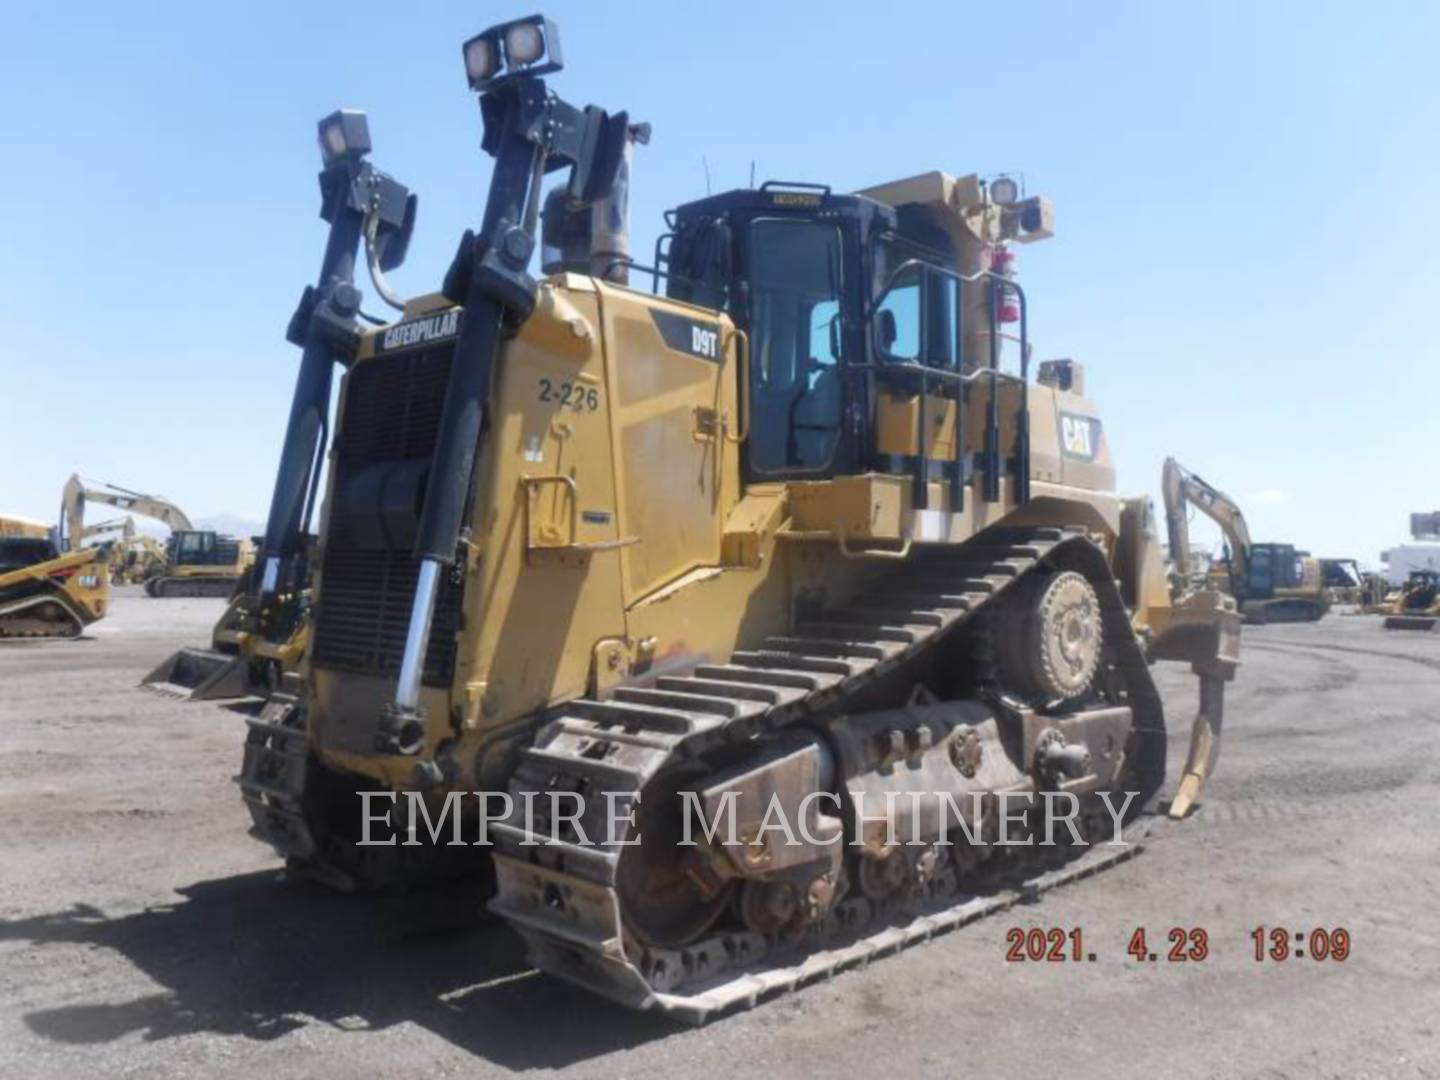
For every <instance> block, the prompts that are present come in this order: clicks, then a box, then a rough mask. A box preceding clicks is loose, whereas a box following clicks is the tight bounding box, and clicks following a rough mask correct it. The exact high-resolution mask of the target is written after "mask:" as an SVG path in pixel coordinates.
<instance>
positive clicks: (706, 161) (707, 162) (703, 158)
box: [700, 154, 710, 195]
mask: <svg viewBox="0 0 1440 1080" xmlns="http://www.w3.org/2000/svg"><path fill="white" fill-rule="evenodd" d="M700 164H701V166H702V167H703V168H704V169H705V194H706V195H709V194H710V160H709V159H708V158H707V157H706V156H705V155H704V154H701V155H700Z"/></svg>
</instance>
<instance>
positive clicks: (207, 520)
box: [195, 514, 265, 537]
mask: <svg viewBox="0 0 1440 1080" xmlns="http://www.w3.org/2000/svg"><path fill="white" fill-rule="evenodd" d="M195 527H196V528H197V529H211V530H213V531H215V532H217V533H221V534H223V535H225V536H239V537H251V536H259V535H261V534H262V533H264V531H265V523H264V522H263V521H252V520H250V519H249V518H242V517H238V516H237V515H235V514H211V515H209V516H208V517H201V518H196V519H195Z"/></svg>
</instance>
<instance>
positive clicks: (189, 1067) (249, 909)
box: [0, 590, 1440, 1080]
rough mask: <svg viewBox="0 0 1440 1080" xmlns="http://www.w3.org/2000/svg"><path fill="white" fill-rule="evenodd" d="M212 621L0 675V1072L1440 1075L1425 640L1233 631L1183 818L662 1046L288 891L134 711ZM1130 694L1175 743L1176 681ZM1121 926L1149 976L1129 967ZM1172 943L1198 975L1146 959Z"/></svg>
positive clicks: (168, 739)
mask: <svg viewBox="0 0 1440 1080" xmlns="http://www.w3.org/2000/svg"><path fill="white" fill-rule="evenodd" d="M220 610H221V602H220V601H217V600H165V601H160V600H149V599H146V598H144V597H142V596H139V595H136V594H135V593H134V591H133V590H119V591H118V595H117V597H116V600H115V603H114V607H113V609H112V614H111V617H110V618H108V619H106V620H104V621H102V622H101V623H98V624H97V625H96V626H95V627H93V628H92V630H91V633H90V635H89V636H88V637H87V638H85V639H83V640H80V641H75V642H41V643H18V644H14V645H8V644H7V645H6V646H4V647H0V809H3V811H4V817H5V820H6V821H7V822H8V824H7V825H6V826H5V829H4V841H3V851H4V857H3V862H0V1076H6V1077H11V1076H13V1077H51V1076H53V1077H66V1078H71V1077H75V1076H99V1075H106V1076H129V1075H143V1076H145V1077H147V1078H151V1077H166V1076H195V1075H199V1074H201V1073H202V1072H203V1073H205V1074H207V1075H212V1076H229V1075H241V1074H249V1075H255V1076H258V1075H263V1076H265V1077H267V1078H283V1077H302V1076H314V1075H320V1074H322V1073H323V1074H324V1075H327V1076H333V1077H348V1076H375V1075H396V1074H398V1073H400V1072H401V1071H402V1070H404V1071H405V1072H406V1073H409V1074H412V1075H424V1076H450V1075H464V1076H467V1077H478V1076H488V1075H493V1074H496V1073H500V1072H505V1071H532V1072H541V1071H547V1070H555V1071H564V1072H567V1073H570V1074H573V1075H577V1076H638V1075H641V1074H649V1075H664V1076H680V1077H696V1078H699V1077H714V1076H718V1075H723V1076H725V1077H726V1080H738V1078H740V1077H745V1076H765V1077H772V1078H773V1077H776V1076H790V1075H796V1076H799V1075H812V1074H814V1073H816V1072H819V1071H821V1070H826V1069H829V1070H836V1071H840V1072H843V1073H844V1074H850V1075H855V1074H859V1075H864V1074H873V1075H877V1076H878V1075H898V1076H907V1075H918V1074H933V1075H951V1076H953V1075H956V1074H959V1073H962V1072H963V1073H967V1074H973V1075H980V1076H993V1075H1026V1074H1030V1075H1057V1074H1058V1075H1064V1076H1092V1075H1093V1076H1101V1075H1103V1076H1106V1077H1116V1076H1166V1077H1216V1078H1220V1077H1224V1078H1237V1077H1265V1078H1279V1077H1316V1076H1323V1077H1332V1076H1333V1077H1345V1078H1347V1080H1353V1078H1357V1077H1421V1076H1426V1077H1440V979H1437V976H1440V858H1437V856H1440V833H1437V831H1436V830H1433V829H1430V828H1427V827H1426V826H1424V824H1423V823H1424V822H1427V821H1434V820H1437V818H1440V756H1437V751H1436V734H1437V721H1440V633H1435V634H1410V635H1400V634H1395V633H1386V632H1384V631H1382V630H1381V628H1380V625H1379V620H1378V619H1375V618H1369V617H1346V616H1331V617H1329V618H1327V619H1326V620H1325V621H1324V622H1323V623H1320V624H1318V625H1307V626H1276V627H1261V628H1247V629H1246V638H1245V644H1244V650H1245V661H1246V665H1245V667H1244V669H1243V670H1242V671H1241V674H1240V679H1239V681H1238V682H1237V683H1236V684H1235V685H1234V686H1233V687H1232V689H1231V692H1230V695H1229V711H1228V718H1227V722H1226V736H1225V746H1224V752H1223V754H1222V756H1221V761H1220V770H1219V773H1218V774H1217V776H1216V778H1215V780H1214V782H1213V783H1212V784H1211V786H1210V789H1209V791H1208V799H1207V801H1206V803H1205V805H1204V807H1203V809H1202V811H1201V812H1200V813H1199V814H1198V815H1197V816H1196V817H1195V818H1193V819H1192V820H1190V821H1189V822H1187V823H1185V824H1184V825H1181V826H1178V827H1163V828H1162V829H1161V830H1160V831H1159V833H1158V834H1157V835H1156V836H1155V837H1154V839H1153V840H1152V842H1151V843H1150V844H1149V845H1148V847H1147V849H1146V851H1145V852H1144V853H1143V854H1142V855H1141V856H1140V857H1139V858H1138V859H1135V860H1132V861H1130V862H1128V863H1125V864H1122V865H1121V866H1119V867H1117V868H1115V869H1112V870H1110V871H1107V872H1106V873H1104V874H1102V875H1100V876H1098V877H1096V878H1091V879H1088V880H1086V881H1083V882H1080V883H1077V884H1075V885H1071V886H1067V887H1066V888H1064V889H1062V890H1060V891H1059V892H1056V893H1051V894H1048V895H1047V896H1046V897H1045V898H1044V899H1043V900H1042V901H1041V902H1040V903H1038V904H1035V905H1032V906H1027V907H1025V908H1023V909H1020V910H1019V911H1018V912H1012V913H1009V914H1004V915H1000V916H996V917H993V918H991V919H990V920H987V921H982V922H981V923H979V924H976V925H974V926H971V927H968V928H965V929H962V930H960V931H957V932H955V933H952V934H949V935H947V936H945V937H942V938H940V939H938V940H936V941H935V942H933V943H931V944H929V945H927V946H923V947H921V948H918V949H914V950H911V951H910V952H908V953H905V954H904V955H902V956H901V957H898V958H891V959H887V960H884V961H881V962H878V963H876V964H873V965H872V966H870V967H869V968H868V969H866V970H864V971H856V972H851V973H848V974H845V975H842V976H840V977H838V978H836V979H834V980H832V981H830V982H828V983H825V984H822V985H819V986H815V987H812V988H809V989H807V990H805V991H803V992H801V993H799V994H795V995H790V996H788V997H784V998H780V999H777V1000H775V1001H772V1002H771V1003H769V1004H767V1005H765V1006H763V1007H761V1008H759V1009H757V1010H755V1011H752V1012H750V1013H746V1014H742V1015H740V1016H736V1017H731V1018H729V1019H725V1020H721V1021H719V1022H717V1023H713V1024H711V1025H710V1026H709V1027H707V1028H704V1029H700V1030H690V1029H686V1028H681V1027H677V1026H675V1025H673V1024H671V1023H668V1022H666V1021H665V1020H663V1019H660V1018H657V1017H653V1016H648V1015H642V1014H633V1013H630V1012H627V1011H625V1010H623V1009H620V1008H618V1007H614V1006H611V1005H609V1004H608V1003H606V1002H603V1001H599V1000H596V999H594V998H592V997H590V996H588V995H586V994H584V993H582V992H580V991H577V990H572V989H570V988H569V987H567V986H565V985H563V984H561V983H558V982H556V981H554V980H551V979H549V978H548V977H545V976H541V975H538V974H536V973H535V972H533V971H531V970H529V969H528V968H527V967H526V965H525V962H524V957H523V953H522V950H521V949H520V947H519V945H518V943H517V941H516V940H515V939H514V938H513V937H512V936H511V935H510V934H509V933H508V932H506V931H505V930H504V929H503V928H502V927H499V926H496V925H494V924H486V923H480V922H477V921H474V920H473V919H471V918H470V917H469V916H470V913H469V912H468V911H461V912H456V914H455V917H454V918H450V919H437V918H436V917H435V915H436V913H435V912H434V911H431V912H429V913H427V914H426V915H425V916H424V917H417V916H416V913H415V912H414V911H413V910H412V909H411V908H408V907H407V906H406V902H404V901H400V900H394V899H383V898H382V899H362V898H348V897H341V896H335V895H332V894H329V893H327V892H324V891H323V890H320V889H319V888H317V887H314V886H304V885H291V884H287V883H285V882H284V881H283V880H282V878H281V875H280V874H279V872H278V870H279V864H278V861H277V859H276V858H275V857H274V856H273V855H272V854H271V853H270V852H269V851H268V850H267V849H265V848H263V847H261V846H260V845H259V844H257V843H255V842H254V841H253V840H251V839H250V838H249V837H248V836H247V835H246V832H245V829H246V826H247V824H248V816H247V815H246V813H245V811H244V808H243V806H242V804H241V802H240V798H239V795H238V793H237V791H236V789H235V787H234V785H233V784H232V783H231V776H232V774H233V773H234V772H235V771H236V768H237V767H238V763H239V753H240V742H241V739H242V737H243V731H244V719H243V714H242V713H241V712H239V711H237V710H235V709H233V708H226V707H224V706H220V705H206V704H193V705H192V704H186V703H183V702H176V701H171V700H167V699H163V698H160V697H157V696H155V695H152V694H149V693H146V692H144V691H141V690H139V689H137V688H136V685H135V684H136V683H137V682H138V680H139V679H140V677H141V676H142V675H144V673H145V672H146V671H147V670H148V669H149V668H150V667H151V666H152V665H153V664H155V663H158V662H159V660H161V659H162V658H163V657H164V656H166V655H167V654H168V653H169V652H170V651H171V650H173V649H174V648H175V647H177V646H179V645H181V644H199V643H202V642H204V641H206V640H207V639H208V636H209V628H210V625H211V623H212V622H213V621H214V619H215V618H216V616H217V615H218V614H219V612H220ZM1158 678H1159V680H1160V684H1161V689H1162V691H1163V692H1164V693H1165V696H1166V700H1167V703H1168V705H1169V706H1170V718H1171V719H1170V724H1171V729H1172V732H1178V733H1184V732H1186V731H1188V727H1189V721H1190V717H1191V715H1192V714H1193V709H1194V706H1195V688H1194V685H1193V680H1192V679H1190V677H1189V676H1188V675H1187V674H1186V672H1185V671H1184V670H1183V669H1180V668H1176V667H1174V666H1171V665H1164V666H1162V667H1161V668H1160V669H1159V672H1158ZM1184 742H1185V740H1184V738H1183V734H1182V737H1180V738H1177V739H1174V740H1173V744H1174V745H1173V748H1172V774H1173V772H1174V771H1175V770H1176V769H1178V766H1179V764H1180V760H1181V758H1182V757H1183V750H1184ZM1015 925H1020V926H1025V927H1029V926H1040V927H1062V928H1066V929H1068V928H1071V927H1080V928H1081V929H1082V931H1083V934H1084V939H1085V944H1086V948H1087V949H1088V950H1089V951H1093V952H1094V953H1095V954H1096V955H1097V959H1096V960H1095V961H1094V962H1093V963H1089V962H1086V963H1079V964H1076V963H1064V964H1047V963H1007V962H1006V959H1005V952H1006V945H1005V936H1006V931H1007V930H1008V929H1010V928H1011V927H1012V926H1015ZM1259 925H1264V926H1266V927H1274V926H1279V927H1283V928H1286V929H1288V930H1291V931H1294V930H1304V931H1309V930H1310V929H1311V928H1313V927H1325V928H1336V927H1345V928H1346V929H1347V930H1348V931H1349V932H1350V934H1351V938H1352V946H1351V955H1350V958H1349V959H1348V960H1347V961H1345V962H1344V963H1336V962H1334V961H1329V960H1327V961H1316V960H1314V959H1312V958H1310V957H1309V956H1307V957H1306V958H1305V959H1303V960H1300V959H1291V960H1289V961H1287V962H1285V963H1274V962H1266V963H1257V962H1256V961H1255V960H1254V959H1253V948H1254V947H1253V944H1252V942H1251V940H1250V937H1249V935H1250V932H1251V931H1252V930H1253V929H1254V928H1255V927H1256V926H1259ZM1136 927H1145V928H1146V929H1147V931H1148V934H1149V939H1150V941H1149V944H1150V949H1151V950H1152V951H1155V952H1157V953H1158V954H1159V955H1160V959H1159V960H1158V961H1156V962H1145V961H1137V960H1135V959H1132V958H1131V957H1130V956H1128V955H1127V953H1126V945H1127V943H1128V941H1129V940H1130V936H1131V934H1132V933H1133V932H1134V930H1135V929H1136ZM1171 927H1184V928H1196V927H1198V928H1203V929H1205V930H1206V931H1208V935H1209V956H1208V959H1206V960H1204V961H1203V962H1195V961H1189V962H1185V963H1170V962H1168V961H1167V960H1166V957H1165V953H1166V936H1167V933H1168V931H1169V929H1170V928H1171Z"/></svg>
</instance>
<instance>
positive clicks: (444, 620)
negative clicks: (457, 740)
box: [311, 343, 463, 686]
mask: <svg viewBox="0 0 1440 1080" xmlns="http://www.w3.org/2000/svg"><path fill="white" fill-rule="evenodd" d="M453 348H454V347H453V345H452V344H448V343H447V344H446V345H444V346H441V347H439V348H435V349H429V350H417V351H415V352H410V353H404V354H400V355H395V356H386V357H382V358H379V359H375V360H370V361H367V362H366V363H363V364H360V365H358V366H357V367H356V368H355V369H354V371H353V372H352V373H351V375H350V380H349V383H348V385H347V386H346V390H345V413H344V416H343V417H342V418H341V421H340V424H339V433H338V436H337V440H336V442H337V447H336V448H337V455H336V465H335V472H336V475H335V483H336V485H337V486H338V485H341V484H343V483H344V482H345V480H346V479H347V478H349V477H350V476H352V475H353V474H354V473H355V472H357V471H358V470H360V469H364V468H367V467H369V466H373V465H379V464H384V463H386V462H399V461H407V460H414V459H428V458H429V457H430V455H431V453H432V452H433V451H434V449H435V438H436V434H437V431H438V429H439V426H440V411H441V409H442V407H443V406H444V402H445V384H446V380H447V379H448V377H449V374H450V357H451V354H452V352H453ZM419 569H420V567H419V562H418V560H417V559H416V558H415V557H414V556H413V555H412V554H411V552H410V549H409V547H408V546H407V547H405V548H404V549H403V550H402V549H399V548H374V547H360V546H352V545H351V544H350V543H349V542H347V536H346V534H345V533H344V531H343V530H336V531H335V532H333V533H332V534H331V535H329V536H327V538H326V546H325V552H324V555H323V558H322V562H321V567H320V571H321V577H320V589H319V595H318V596H317V598H316V603H315V644H314V647H313V651H312V653H311V658H312V662H313V663H314V664H315V666H316V667H322V668H329V669H333V670H338V671H351V672H356V673H361V674H374V675H380V676H382V677H393V676H395V675H398V674H399V671H400V661H401V658H402V657H403V655H404V652H405V632H406V630H407V629H408V628H409V625H410V608H411V605H412V603H413V602H414V599H415V581H416V578H417V577H418V576H419ZM462 597H463V587H462V585H460V584H458V583H456V582H454V581H452V580H451V575H449V574H443V575H442V576H441V581H440V586H439V588H438V590H437V595H436V598H435V615H434V621H433V622H432V623H431V627H430V641H429V643H428V647H427V649H426V653H425V668H424V674H423V676H422V680H423V681H424V682H425V684H426V685H429V686H448V685H449V684H450V680H451V677H452V675H453V674H454V670H455V635H456V634H457V633H458V632H459V630H460V625H461V618H462V614H461V600H462Z"/></svg>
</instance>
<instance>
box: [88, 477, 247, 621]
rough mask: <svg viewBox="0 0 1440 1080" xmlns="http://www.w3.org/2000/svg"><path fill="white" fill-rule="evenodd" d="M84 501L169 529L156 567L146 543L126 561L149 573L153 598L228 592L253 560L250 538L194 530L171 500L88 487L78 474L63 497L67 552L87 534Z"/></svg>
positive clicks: (148, 589)
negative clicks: (111, 508) (160, 524)
mask: <svg viewBox="0 0 1440 1080" xmlns="http://www.w3.org/2000/svg"><path fill="white" fill-rule="evenodd" d="M86 502H98V503H103V504H105V505H106V506H113V507H116V508H117V509H120V510H126V511H133V512H134V513H136V514H141V515H143V516H145V517H149V518H154V519H155V520H156V521H159V522H161V523H162V524H164V525H166V526H168V527H169V529H170V538H169V539H168V540H167V541H166V543H165V554H164V559H163V561H161V562H160V563H159V565H158V566H157V565H156V564H155V560H154V559H153V557H152V550H151V549H147V548H145V547H144V546H143V545H142V546H139V547H132V548H131V549H130V550H131V551H132V552H134V553H135V555H136V558H135V559H133V560H129V561H127V564H126V575H127V577H128V576H130V575H131V574H132V573H133V571H132V569H131V568H132V567H135V566H138V567H140V568H141V572H143V573H144V574H145V575H146V576H145V578H144V582H145V592H146V594H147V595H149V596H156V597H171V596H229V595H230V594H231V593H232V592H233V591H234V590H235V585H236V583H237V582H238V581H239V579H240V575H241V574H243V573H244V572H245V568H246V567H248V566H249V565H250V563H251V562H253V561H254V546H253V545H252V544H251V543H250V541H249V540H245V539H239V538H236V537H233V536H222V535H220V534H218V533H216V532H214V531H211V530H207V529H197V528H195V526H194V525H192V524H191V522H190V518H189V517H188V516H187V515H186V514H185V512H184V511H183V510H181V509H180V508H179V507H178V506H176V505H175V504H174V503H173V502H171V501H170V500H169V499H166V498H164V497H162V496H159V495H146V494H143V493H141V492H138V491H130V490H127V489H126V488H122V487H117V486H116V485H114V484H89V485H87V484H86V483H85V481H83V480H82V479H81V478H80V476H79V475H78V474H77V475H74V476H71V477H70V479H69V481H67V482H66V484H65V490H64V493H63V494H62V496H61V511H60V520H61V544H62V545H63V546H64V547H65V548H66V549H67V550H68V549H71V548H75V549H78V548H79V547H80V545H81V541H82V540H83V539H84V537H85V535H86V531H85V530H86V526H85V504H86Z"/></svg>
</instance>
